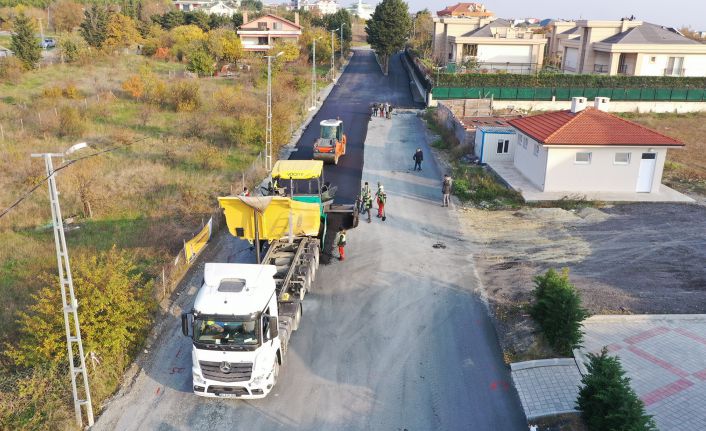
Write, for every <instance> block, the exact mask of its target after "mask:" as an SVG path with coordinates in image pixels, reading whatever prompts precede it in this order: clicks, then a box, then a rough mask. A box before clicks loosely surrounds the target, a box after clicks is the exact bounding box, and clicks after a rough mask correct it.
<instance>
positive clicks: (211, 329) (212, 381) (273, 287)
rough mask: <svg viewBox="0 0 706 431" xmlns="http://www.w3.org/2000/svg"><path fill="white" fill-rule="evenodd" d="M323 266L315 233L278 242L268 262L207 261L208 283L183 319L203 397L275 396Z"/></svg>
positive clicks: (196, 390) (195, 385)
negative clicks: (304, 306)
mask: <svg viewBox="0 0 706 431" xmlns="http://www.w3.org/2000/svg"><path fill="white" fill-rule="evenodd" d="M318 265H319V240H318V239H317V238H316V237H308V236H298V237H294V238H292V239H291V240H290V239H279V240H274V241H271V242H270V245H269V248H268V250H267V253H266V254H265V257H264V258H263V259H262V263H261V264H236V263H207V264H206V267H205V270H204V282H203V286H202V287H201V290H200V291H199V292H198V294H197V296H196V300H195V302H194V307H193V309H192V310H191V312H189V313H184V314H183V315H182V323H181V324H182V332H183V333H184V335H186V336H188V337H190V338H191V339H192V340H193V348H192V351H191V357H192V374H193V390H194V393H195V394H197V395H201V396H206V397H221V398H244V399H253V398H264V397H266V396H267V394H268V393H269V392H270V391H271V390H272V388H273V387H274V385H275V384H276V383H277V376H278V374H279V369H280V367H281V366H282V364H283V363H284V360H285V357H286V355H287V347H288V345H289V339H290V336H291V335H292V332H293V331H296V330H297V329H298V328H299V322H300V321H301V318H302V311H303V309H302V301H303V300H304V296H305V295H306V293H307V291H309V289H311V285H312V283H313V280H314V277H315V274H316V270H317V268H318Z"/></svg>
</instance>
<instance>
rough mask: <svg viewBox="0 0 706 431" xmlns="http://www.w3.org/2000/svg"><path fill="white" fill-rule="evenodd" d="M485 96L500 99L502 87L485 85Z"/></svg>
mask: <svg viewBox="0 0 706 431" xmlns="http://www.w3.org/2000/svg"><path fill="white" fill-rule="evenodd" d="M483 97H484V98H490V97H492V98H494V99H500V87H483Z"/></svg>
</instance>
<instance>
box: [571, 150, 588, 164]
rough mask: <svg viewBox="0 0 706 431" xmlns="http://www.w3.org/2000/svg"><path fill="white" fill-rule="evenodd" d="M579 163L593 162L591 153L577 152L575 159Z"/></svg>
mask: <svg viewBox="0 0 706 431" xmlns="http://www.w3.org/2000/svg"><path fill="white" fill-rule="evenodd" d="M574 162H575V163H576V164H577V165H588V164H590V163H591V153H576V159H575V161H574Z"/></svg>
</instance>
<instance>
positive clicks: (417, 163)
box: [412, 148, 424, 171]
mask: <svg viewBox="0 0 706 431" xmlns="http://www.w3.org/2000/svg"><path fill="white" fill-rule="evenodd" d="M412 160H414V169H412V170H413V171H416V170H417V168H419V170H420V171H421V170H422V160H424V153H423V152H422V149H421V148H417V151H415V152H414V155H412Z"/></svg>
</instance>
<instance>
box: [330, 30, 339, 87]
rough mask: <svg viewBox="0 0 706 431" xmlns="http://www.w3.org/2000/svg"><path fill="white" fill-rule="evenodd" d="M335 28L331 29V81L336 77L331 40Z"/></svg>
mask: <svg viewBox="0 0 706 431" xmlns="http://www.w3.org/2000/svg"><path fill="white" fill-rule="evenodd" d="M336 30H338V29H336ZM336 30H331V82H333V80H334V79H335V78H336V49H335V47H334V42H333V40H334V39H333V35H334V33H335V32H336Z"/></svg>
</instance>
